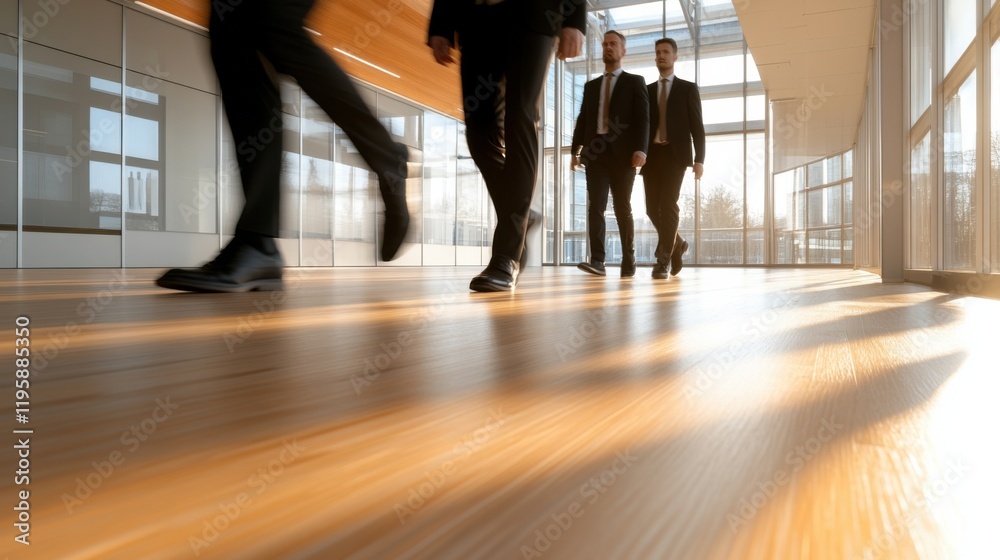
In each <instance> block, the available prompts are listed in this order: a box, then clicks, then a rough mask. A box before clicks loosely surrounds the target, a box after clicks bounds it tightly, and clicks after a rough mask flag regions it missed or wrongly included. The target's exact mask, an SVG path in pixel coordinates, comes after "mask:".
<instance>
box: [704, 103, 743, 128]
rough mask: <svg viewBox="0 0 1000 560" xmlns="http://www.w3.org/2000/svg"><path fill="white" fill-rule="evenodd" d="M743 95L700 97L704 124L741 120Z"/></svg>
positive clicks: (737, 121)
mask: <svg viewBox="0 0 1000 560" xmlns="http://www.w3.org/2000/svg"><path fill="white" fill-rule="evenodd" d="M743 106H744V100H743V97H742V96H741V97H722V98H716V99H702V101H701V108H702V119H703V120H704V122H705V126H708V125H712V124H722V123H739V122H742V121H743Z"/></svg>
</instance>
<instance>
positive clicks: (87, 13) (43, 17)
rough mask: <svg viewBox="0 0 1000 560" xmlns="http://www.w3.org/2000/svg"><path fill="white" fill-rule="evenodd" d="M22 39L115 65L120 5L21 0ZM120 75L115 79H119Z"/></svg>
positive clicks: (119, 41) (117, 62) (119, 51)
mask: <svg viewBox="0 0 1000 560" xmlns="http://www.w3.org/2000/svg"><path fill="white" fill-rule="evenodd" d="M22 3H23V5H24V18H23V20H22V21H27V22H30V23H31V25H25V29H24V40H25V41H31V42H32V43H36V44H39V45H45V46H47V47H51V48H54V49H58V50H60V51H63V52H67V53H73V54H75V55H77V56H81V57H86V58H89V59H92V60H97V61H100V62H103V63H105V64H112V65H115V66H118V65H121V63H122V11H123V8H122V6H121V4H116V3H114V2H108V1H106V0H87V1H85V2H74V1H70V0H62V1H60V0H55V1H54V2H43V1H39V0H34V1H32V0H23V2H22ZM120 80H121V78H119V81H120Z"/></svg>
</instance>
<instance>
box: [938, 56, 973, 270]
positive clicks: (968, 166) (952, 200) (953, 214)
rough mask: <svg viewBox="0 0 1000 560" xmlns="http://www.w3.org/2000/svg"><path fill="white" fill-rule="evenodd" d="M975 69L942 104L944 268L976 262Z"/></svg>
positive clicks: (965, 266) (967, 266)
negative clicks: (956, 91)
mask: <svg viewBox="0 0 1000 560" xmlns="http://www.w3.org/2000/svg"><path fill="white" fill-rule="evenodd" d="M977 130H978V126H977V123H976V73H975V72H973V73H972V74H971V75H970V76H969V78H968V79H967V80H966V81H965V83H964V84H963V85H962V87H961V88H960V89H959V90H958V93H956V94H955V95H954V96H952V97H951V98H950V99H948V100H947V101H946V102H945V106H944V212H943V215H944V228H943V232H942V233H943V236H944V243H943V245H942V246H943V250H944V268H945V269H948V270H972V269H973V267H974V266H975V262H976V255H975V251H976V231H977V229H976V134H977Z"/></svg>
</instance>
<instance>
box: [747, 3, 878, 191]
mask: <svg viewBox="0 0 1000 560" xmlns="http://www.w3.org/2000/svg"><path fill="white" fill-rule="evenodd" d="M733 4H734V5H735V6H736V12H737V14H738V15H739V19H740V25H741V26H742V28H743V33H744V35H745V36H746V40H747V45H748V46H749V48H750V52H751V53H752V54H753V57H754V60H755V61H756V63H757V67H758V69H759V70H760V77H761V80H762V81H763V83H764V88H765V89H766V90H767V91H768V95H769V96H770V99H771V101H772V103H773V109H774V113H773V118H774V136H773V138H774V154H775V165H774V167H775V171H781V170H782V169H787V168H789V167H793V166H795V165H800V164H802V163H804V162H806V161H808V160H812V159H816V158H819V157H823V156H826V155H829V154H832V153H836V152H838V151H842V150H846V149H848V148H850V147H851V146H853V145H854V142H855V139H856V137H857V132H858V125H859V124H860V122H861V112H862V108H863V105H864V96H865V90H866V87H867V83H868V64H869V57H870V54H869V53H870V50H871V48H872V47H873V45H874V41H875V29H876V27H875V24H876V19H875V10H876V2H875V0H837V1H832V0H734V2H733Z"/></svg>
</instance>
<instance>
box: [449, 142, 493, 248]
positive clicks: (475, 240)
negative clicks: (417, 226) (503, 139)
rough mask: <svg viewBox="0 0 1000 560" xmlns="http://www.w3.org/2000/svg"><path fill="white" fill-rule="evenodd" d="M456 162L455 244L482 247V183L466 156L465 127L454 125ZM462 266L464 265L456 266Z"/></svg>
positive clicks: (474, 165)
mask: <svg viewBox="0 0 1000 560" xmlns="http://www.w3.org/2000/svg"><path fill="white" fill-rule="evenodd" d="M457 135H458V139H457V146H456V147H457V149H458V158H457V162H456V167H457V172H456V173H457V178H456V184H457V189H458V206H457V211H456V213H457V223H456V226H455V244H456V245H458V246H460V247H482V246H483V238H484V236H485V234H484V231H483V230H484V228H485V225H484V217H483V205H484V203H485V201H484V198H485V197H486V184H485V183H483V180H482V176H481V175H479V169H478V168H477V167H476V162H474V161H472V156H471V155H469V144H468V141H467V140H466V137H465V125H464V124H462V123H457ZM481 260H482V259H481V258H480V256H479V255H477V256H476V260H475V262H474V263H469V264H480V262H481ZM459 264H465V263H459Z"/></svg>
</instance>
